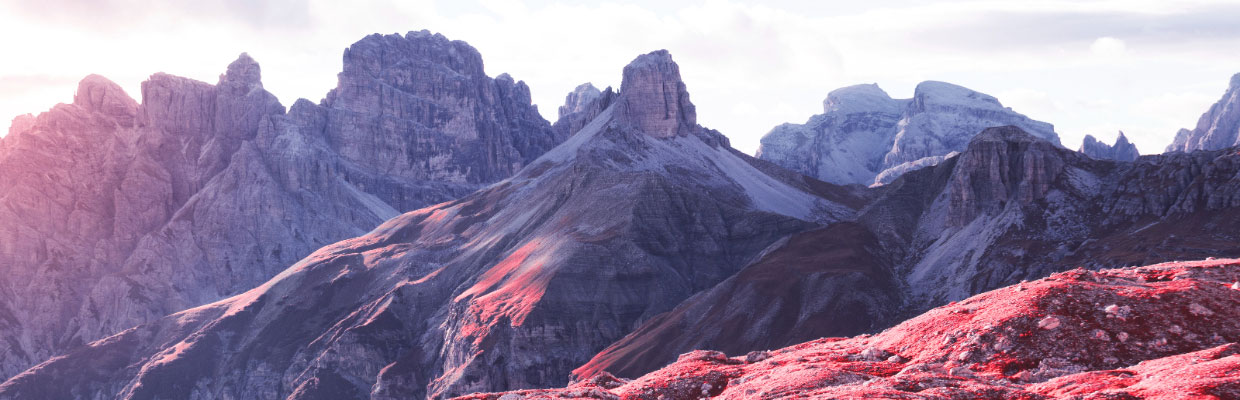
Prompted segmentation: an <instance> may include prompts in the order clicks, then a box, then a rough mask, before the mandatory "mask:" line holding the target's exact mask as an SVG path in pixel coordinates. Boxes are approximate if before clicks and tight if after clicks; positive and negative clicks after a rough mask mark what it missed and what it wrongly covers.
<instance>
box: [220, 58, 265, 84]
mask: <svg viewBox="0 0 1240 400" xmlns="http://www.w3.org/2000/svg"><path fill="white" fill-rule="evenodd" d="M217 86H218V87H219V89H220V90H223V91H229V92H232V93H233V94H245V93H248V92H249V91H250V90H253V89H261V88H262V87H263V82H262V70H261V69H260V68H259V67H258V61H254V59H253V58H251V57H250V55H249V54H246V53H241V55H240V56H237V60H236V61H233V62H232V63H231V64H228V69H227V70H226V71H225V72H224V73H223V74H221V75H220V83H219V85H217Z"/></svg>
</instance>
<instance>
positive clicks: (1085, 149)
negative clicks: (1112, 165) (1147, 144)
mask: <svg viewBox="0 0 1240 400" xmlns="http://www.w3.org/2000/svg"><path fill="white" fill-rule="evenodd" d="M1077 151H1079V152H1081V153H1083V154H1085V155H1087V156H1090V157H1092V158H1096V159H1099V160H1116V161H1133V160H1136V159H1137V157H1140V156H1141V152H1139V151H1137V146H1136V145H1133V144H1132V143H1130V142H1128V138H1127V137H1125V136H1124V131H1120V132H1119V137H1118V138H1116V139H1115V145H1111V146H1108V145H1107V144H1106V143H1103V142H1100V141H1098V139H1096V138H1094V136H1093V135H1085V139H1084V140H1083V141H1082V143H1081V148H1080V150H1077Z"/></svg>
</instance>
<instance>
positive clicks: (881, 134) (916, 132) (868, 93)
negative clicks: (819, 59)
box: [758, 81, 1059, 185]
mask: <svg viewBox="0 0 1240 400" xmlns="http://www.w3.org/2000/svg"><path fill="white" fill-rule="evenodd" d="M823 111H824V112H823V114H819V115H816V116H813V117H811V118H810V119H809V121H808V122H806V123H805V124H803V125H795V124H783V125H780V126H777V127H775V129H773V130H771V132H770V133H767V134H766V136H764V137H763V138H762V144H761V147H759V149H758V158H761V159H764V160H768V161H771V162H774V163H776V164H779V165H780V166H783V167H785V168H788V169H791V170H794V171H797V172H800V173H803V174H806V175H809V176H813V177H816V178H818V179H821V180H824V181H827V182H832V183H836V184H862V185H870V184H875V183H877V184H883V183H887V182H890V181H892V180H894V179H895V178H896V177H898V176H899V175H900V174H902V173H904V172H907V171H909V170H912V169H916V168H920V167H925V166H930V165H933V164H935V163H937V162H940V161H942V160H943V159H944V157H946V156H947V155H948V154H950V153H952V152H958V151H961V150H964V148H965V146H966V145H968V143H969V141H970V140H971V139H972V137H973V135H976V134H977V133H978V132H981V131H982V129H985V128H987V127H992V126H1002V125H1015V126H1018V127H1020V128H1021V129H1024V130H1025V131H1026V132H1029V133H1030V134H1032V135H1034V136H1037V137H1039V138H1042V139H1045V140H1047V141H1050V142H1052V143H1054V144H1056V145H1058V144H1059V136H1058V135H1056V134H1055V131H1054V127H1053V126H1051V125H1050V124H1047V123H1044V122H1039V121H1034V120H1032V119H1029V118H1028V117H1025V116H1024V115H1021V114H1018V113H1016V112H1015V111H1012V110H1011V109H1009V108H1005V107H1003V105H1001V104H1000V103H999V101H998V100H997V99H995V98H994V97H991V96H989V95H986V94H983V93H979V92H976V91H973V90H969V89H967V88H964V87H960V86H956V85H952V84H950V83H944V82H935V81H927V82H922V83H921V84H919V85H917V88H916V90H915V91H914V92H913V98H912V99H906V100H896V99H892V98H891V97H889V96H888V95H887V93H886V92H884V91H883V90H882V89H880V88H879V87H878V86H877V85H874V84H869V85H856V86H849V87H845V88H842V89H837V90H834V91H832V92H831V93H830V94H828V95H827V99H826V100H825V101H823Z"/></svg>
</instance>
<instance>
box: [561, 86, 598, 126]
mask: <svg viewBox="0 0 1240 400" xmlns="http://www.w3.org/2000/svg"><path fill="white" fill-rule="evenodd" d="M602 93H603V92H602V91H599V90H598V88H596V87H594V85H592V84H590V82H586V83H583V84H580V85H577V87H576V88H575V89H573V91H572V92H569V93H568V96H565V98H564V105H562V106H560V116H559V117H560V118H564V116H565V115H568V114H572V113H575V112H580V111H584V110H585V108H586V106H587V105H589V104H590V102H591V101H593V100H594V99H597V98H598V96H599V95H601V94H602Z"/></svg>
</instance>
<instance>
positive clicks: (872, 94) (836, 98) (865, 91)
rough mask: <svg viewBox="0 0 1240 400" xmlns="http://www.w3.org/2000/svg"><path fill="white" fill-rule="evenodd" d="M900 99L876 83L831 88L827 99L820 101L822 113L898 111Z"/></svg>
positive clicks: (894, 112) (896, 112) (895, 112)
mask: <svg viewBox="0 0 1240 400" xmlns="http://www.w3.org/2000/svg"><path fill="white" fill-rule="evenodd" d="M901 106H902V104H901V102H900V101H897V100H895V99H892V98H891V96H889V95H887V92H885V91H883V89H882V88H879V87H878V84H877V83H868V84H861V85H852V86H845V87H842V88H839V89H835V90H832V91H831V93H828V94H827V99H826V100H823V101H822V110H823V112H824V113H831V112H837V113H844V114H853V113H865V112H888V113H892V114H898V113H900V107H901Z"/></svg>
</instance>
